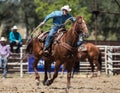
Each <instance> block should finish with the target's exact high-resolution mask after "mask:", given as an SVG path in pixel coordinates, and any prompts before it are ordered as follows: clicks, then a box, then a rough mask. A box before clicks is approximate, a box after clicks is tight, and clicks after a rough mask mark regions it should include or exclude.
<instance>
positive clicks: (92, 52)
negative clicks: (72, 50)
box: [60, 43, 102, 77]
mask: <svg viewBox="0 0 120 93" xmlns="http://www.w3.org/2000/svg"><path fill="white" fill-rule="evenodd" d="M83 44H84V46H85V48H86V51H82V49H81V46H79V47H78V50H77V58H76V60H75V64H74V66H73V73H72V75H71V76H72V77H73V75H74V72H75V69H77V71H78V70H79V68H80V66H79V62H80V61H86V59H87V60H88V62H89V63H90V67H91V71H92V76H94V74H95V73H94V70H95V66H96V67H97V72H98V73H97V75H98V76H100V72H101V69H102V54H101V51H100V49H99V48H98V47H97V46H96V45H95V44H93V43H83ZM65 67H66V65H65V64H64V65H63V68H62V73H61V76H60V77H62V76H63V74H64V70H65Z"/></svg>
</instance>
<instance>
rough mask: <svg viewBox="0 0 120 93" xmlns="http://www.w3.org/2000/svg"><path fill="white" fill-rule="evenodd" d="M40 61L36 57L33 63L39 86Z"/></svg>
mask: <svg viewBox="0 0 120 93" xmlns="http://www.w3.org/2000/svg"><path fill="white" fill-rule="evenodd" d="M38 61H39V58H37V57H35V59H34V63H33V68H34V71H35V76H36V77H35V79H36V82H37V85H39V82H40V77H39V74H38V71H37V64H38Z"/></svg>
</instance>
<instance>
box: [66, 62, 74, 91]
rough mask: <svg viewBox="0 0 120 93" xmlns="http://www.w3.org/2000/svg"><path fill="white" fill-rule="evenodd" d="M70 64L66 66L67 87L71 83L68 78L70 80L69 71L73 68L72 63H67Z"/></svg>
mask: <svg viewBox="0 0 120 93" xmlns="http://www.w3.org/2000/svg"><path fill="white" fill-rule="evenodd" d="M69 64H71V65H69V66H67V68H66V69H67V89H69V88H70V87H71V83H70V80H71V73H72V70H73V64H72V63H69Z"/></svg>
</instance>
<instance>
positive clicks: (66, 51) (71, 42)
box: [26, 16, 88, 88]
mask: <svg viewBox="0 0 120 93" xmlns="http://www.w3.org/2000/svg"><path fill="white" fill-rule="evenodd" d="M80 34H81V35H84V36H88V29H87V26H86V23H85V21H84V18H83V17H81V16H78V17H76V21H75V22H74V23H73V24H72V26H71V28H70V29H69V30H68V31H66V33H64V34H63V36H62V37H61V38H59V40H58V42H57V43H56V44H53V45H52V54H50V55H48V56H47V57H45V56H44V55H43V53H42V52H43V51H42V50H43V46H44V42H39V39H38V38H37V37H36V38H34V39H32V40H31V42H30V43H29V44H28V46H27V49H26V51H28V52H29V51H30V50H32V51H33V54H34V58H35V61H34V64H33V67H34V71H35V75H36V80H37V81H39V75H38V72H37V64H38V61H39V59H40V58H43V59H44V60H45V77H44V82H43V83H44V84H46V85H51V84H52V83H53V81H54V80H55V78H56V77H57V76H58V70H59V68H60V66H61V65H62V64H66V70H67V88H69V87H70V78H71V71H72V67H73V64H74V60H75V55H76V53H77V47H76V46H77V41H78V38H79V35H80ZM53 61H55V62H56V63H55V69H54V74H53V77H52V78H51V79H50V80H48V77H47V70H48V68H50V65H51V63H52V62H53Z"/></svg>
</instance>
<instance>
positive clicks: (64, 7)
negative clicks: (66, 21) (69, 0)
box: [61, 5, 71, 11]
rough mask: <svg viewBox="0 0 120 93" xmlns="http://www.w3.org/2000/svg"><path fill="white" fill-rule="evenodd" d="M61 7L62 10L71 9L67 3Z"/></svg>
mask: <svg viewBox="0 0 120 93" xmlns="http://www.w3.org/2000/svg"><path fill="white" fill-rule="evenodd" d="M63 9H64V10H67V11H71V9H70V7H69V5H65V6H63V7H62V8H61V10H63Z"/></svg>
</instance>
